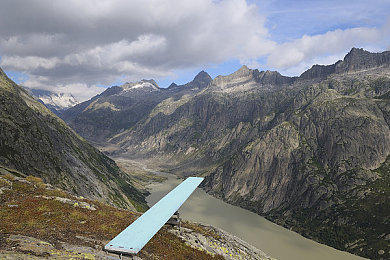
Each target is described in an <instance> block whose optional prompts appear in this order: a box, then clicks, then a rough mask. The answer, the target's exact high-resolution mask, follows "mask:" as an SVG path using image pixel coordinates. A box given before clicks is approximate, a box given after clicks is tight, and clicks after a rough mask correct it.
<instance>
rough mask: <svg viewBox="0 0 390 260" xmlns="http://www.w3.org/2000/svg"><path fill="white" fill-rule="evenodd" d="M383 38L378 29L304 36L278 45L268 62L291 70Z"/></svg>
mask: <svg viewBox="0 0 390 260" xmlns="http://www.w3.org/2000/svg"><path fill="white" fill-rule="evenodd" d="M382 36H383V34H382V32H381V30H379V29H376V28H353V29H346V30H340V29H338V30H334V31H330V32H327V33H325V34H320V35H314V36H307V35H304V36H303V37H302V38H300V39H296V40H294V41H291V42H287V43H283V44H280V45H278V46H277V47H276V48H275V49H274V50H273V51H272V52H271V53H270V55H269V57H268V61H267V62H268V65H269V66H271V67H276V68H281V69H285V68H291V67H293V66H296V65H299V64H300V63H302V62H307V61H311V60H312V59H313V58H317V57H318V56H322V55H324V54H334V53H338V52H340V51H345V50H346V49H350V48H351V47H353V46H358V47H359V46H361V45H363V44H365V45H366V44H368V43H373V42H377V41H379V40H380V39H382Z"/></svg>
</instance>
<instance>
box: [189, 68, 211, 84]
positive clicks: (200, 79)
mask: <svg viewBox="0 0 390 260" xmlns="http://www.w3.org/2000/svg"><path fill="white" fill-rule="evenodd" d="M212 80H213V79H212V78H211V77H210V75H209V74H208V73H207V72H205V71H204V70H202V71H201V72H199V73H198V74H197V75H196V76H195V78H194V79H193V80H192V84H196V85H198V86H199V88H205V87H207V86H208V85H209V84H210V82H211V81H212Z"/></svg>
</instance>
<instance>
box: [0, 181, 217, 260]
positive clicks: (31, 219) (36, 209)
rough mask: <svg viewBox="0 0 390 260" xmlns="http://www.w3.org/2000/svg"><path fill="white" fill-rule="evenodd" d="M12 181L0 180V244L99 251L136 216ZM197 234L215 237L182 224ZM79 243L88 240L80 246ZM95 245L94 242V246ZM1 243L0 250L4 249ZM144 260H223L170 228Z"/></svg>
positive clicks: (158, 237) (40, 184) (147, 249)
mask: <svg viewBox="0 0 390 260" xmlns="http://www.w3.org/2000/svg"><path fill="white" fill-rule="evenodd" d="M11 176H12V175H7V176H6V175H0V185H1V186H0V187H7V186H9V187H11V186H12V189H8V190H6V191H5V192H4V193H3V194H0V219H1V221H0V239H1V240H4V238H6V237H7V236H9V235H11V234H14V235H24V236H29V237H35V238H37V239H41V240H43V241H47V242H49V243H51V244H53V245H54V246H55V247H58V248H60V245H61V242H67V243H70V244H75V245H84V246H90V247H95V246H96V243H98V245H99V246H100V247H101V248H103V246H104V243H106V242H107V241H109V240H111V239H112V238H113V237H115V236H116V235H117V234H118V233H119V232H121V231H122V230H123V229H124V228H126V227H127V226H128V225H129V224H130V223H132V222H133V221H134V220H135V219H137V218H138V217H139V216H140V214H139V213H135V212H131V211H127V210H121V209H117V208H114V207H111V206H108V205H105V204H103V203H101V202H98V201H91V200H88V199H85V198H80V197H74V196H72V195H70V194H68V193H66V192H64V191H60V190H52V189H48V188H47V186H46V185H45V184H44V183H43V181H42V180H41V179H39V178H37V177H32V176H28V177H27V178H25V179H22V180H23V181H20V180H18V179H15V178H12V177H11ZM42 196H47V197H49V196H56V197H65V198H69V199H72V200H77V201H80V202H81V201H82V202H86V203H89V204H91V205H93V206H94V207H95V208H96V210H89V209H86V208H81V207H79V206H78V203H76V205H75V204H67V203H63V202H60V201H58V200H55V199H47V198H44V197H42ZM186 225H188V226H191V228H196V230H197V231H198V232H203V233H204V234H208V235H209V236H213V234H211V233H210V231H208V230H207V229H202V227H196V225H194V224H190V223H186ZM79 237H85V238H90V240H82V239H80V238H79ZM96 241H97V242H96ZM4 246H5V245H4V243H3V244H0V249H4V248H2V247H4ZM139 256H140V257H141V258H143V259H223V258H222V256H218V255H216V256H211V255H209V254H207V253H206V252H204V251H200V250H198V249H194V248H192V247H190V246H188V245H186V243H185V242H184V241H183V240H182V239H180V238H179V237H177V236H175V235H174V234H172V233H170V232H168V228H166V227H164V228H162V229H161V230H160V231H159V232H158V233H157V234H156V235H155V236H154V237H153V238H152V239H151V241H150V242H149V243H148V244H147V245H146V246H145V247H144V249H142V250H141V251H140V253H139Z"/></svg>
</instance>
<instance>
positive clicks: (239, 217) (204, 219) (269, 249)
mask: <svg viewBox="0 0 390 260" xmlns="http://www.w3.org/2000/svg"><path fill="white" fill-rule="evenodd" d="M155 173H156V174H160V175H164V176H166V177H168V179H167V180H166V181H165V182H163V183H153V184H150V185H149V186H148V188H149V189H150V192H151V195H150V196H148V197H147V199H146V200H147V202H148V204H149V206H152V205H154V204H155V203H156V202H157V201H159V200H160V199H161V198H162V197H163V196H165V195H166V194H167V193H168V192H169V191H170V190H172V189H173V188H174V187H176V186H177V185H178V184H179V183H181V182H182V180H179V179H177V178H176V176H175V175H173V174H168V173H161V172H155ZM179 211H180V216H181V217H182V218H183V219H185V220H190V221H192V222H198V223H202V224H208V225H211V226H214V227H217V228H220V229H223V230H225V231H227V232H229V233H231V234H233V235H235V236H237V237H239V238H241V239H243V240H245V241H246V242H248V243H249V244H252V245H253V246H255V247H257V248H258V249H260V250H262V251H263V252H265V253H266V254H268V255H270V256H272V257H274V258H277V259H279V260H295V259H296V260H298V259H299V260H305V259H307V260H312V259H316V260H329V259H332V260H341V259H342V260H353V259H354V260H357V259H365V258H362V257H359V256H355V255H352V254H349V253H346V252H342V251H339V250H336V249H334V248H331V247H328V246H326V245H322V244H320V243H317V242H315V241H313V240H310V239H307V238H304V237H303V236H301V235H299V234H297V233H295V232H293V231H290V230H288V229H286V228H283V227H281V226H278V225H276V224H274V223H272V222H270V221H268V220H266V219H265V218H263V217H261V216H259V215H257V214H255V213H252V212H250V211H248V210H245V209H242V208H239V207H236V206H233V205H230V204H227V203H225V202H223V201H222V200H219V199H216V198H214V197H213V196H211V195H208V194H207V193H206V192H205V191H203V190H202V189H200V188H198V189H196V190H195V192H194V193H193V194H192V195H191V197H190V198H189V199H188V200H187V201H186V202H185V203H184V204H183V206H182V207H181V208H180V210H179Z"/></svg>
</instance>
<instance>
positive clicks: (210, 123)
mask: <svg viewBox="0 0 390 260" xmlns="http://www.w3.org/2000/svg"><path fill="white" fill-rule="evenodd" d="M389 91H390V52H389V51H386V52H382V53H370V52H368V51H365V50H363V49H357V48H353V49H352V50H351V51H350V52H349V53H348V54H347V55H346V56H345V57H344V59H343V60H340V61H338V62H336V63H335V64H332V65H314V66H313V67H312V68H310V69H309V70H307V71H305V72H304V73H302V75H300V76H299V77H286V76H283V75H281V74H280V73H278V72H276V71H259V70H257V69H255V70H252V69H249V68H248V67H246V66H243V67H241V68H240V69H239V70H238V71H236V72H234V73H232V74H230V75H227V76H218V77H216V78H215V79H212V78H211V77H210V76H209V75H208V74H207V73H206V72H203V71H202V72H200V73H199V74H198V75H197V76H196V77H195V78H194V80H193V81H191V82H190V83H187V84H185V85H176V84H172V85H171V86H170V87H169V88H167V89H162V88H159V87H158V86H157V84H156V83H155V82H154V81H151V80H143V81H141V82H138V83H126V84H124V85H122V86H114V87H111V88H108V89H107V90H106V91H104V92H103V93H102V94H100V95H98V96H95V97H94V98H92V99H91V100H88V101H86V102H83V103H80V104H78V105H76V106H74V107H72V108H70V109H68V110H66V111H64V113H63V114H62V118H63V119H64V120H65V121H66V122H67V123H68V124H69V125H70V126H71V127H72V128H73V129H75V130H76V132H78V133H79V134H80V135H81V136H83V137H84V138H86V139H88V140H92V141H95V142H110V143H114V144H116V145H118V146H119V147H120V149H119V150H117V151H116V152H115V153H116V154H121V155H126V156H127V157H132V158H138V159H148V160H151V161H153V162H154V163H156V164H157V165H159V166H160V167H162V168H164V169H165V170H169V171H172V172H174V173H176V174H180V175H183V176H187V175H191V174H198V175H202V176H206V181H205V183H204V184H203V186H204V189H205V190H207V191H208V192H209V193H211V194H213V195H214V196H217V197H219V198H221V199H223V200H225V201H227V202H229V203H232V204H235V205H238V206H240V207H243V208H247V209H249V210H251V211H253V212H256V213H258V214H261V215H263V216H265V217H267V218H268V219H270V220H272V221H274V222H276V223H278V224H281V225H284V226H286V227H288V228H291V229H293V230H295V231H297V232H299V233H301V234H303V235H304V236H307V237H309V238H312V239H315V240H317V241H320V242H322V243H326V244H328V245H330V246H333V247H335V248H338V249H341V250H347V251H349V252H352V253H354V254H358V255H362V256H365V257H369V258H372V259H388V258H389V257H390V252H389V246H390V233H389V230H390V219H389V216H390V205H389V202H388V198H389V197H390V168H389V164H390V159H389V157H388V156H389V154H390V130H389V124H390V94H389V93H390V92H389Z"/></svg>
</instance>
